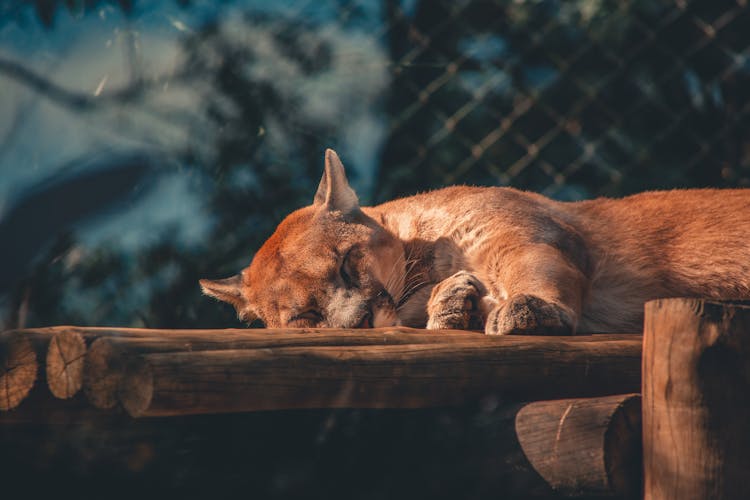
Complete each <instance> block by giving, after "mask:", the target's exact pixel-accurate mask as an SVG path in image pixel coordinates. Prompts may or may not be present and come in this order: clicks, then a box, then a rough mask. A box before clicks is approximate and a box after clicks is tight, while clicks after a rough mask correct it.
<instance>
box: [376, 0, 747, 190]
mask: <svg viewBox="0 0 750 500" xmlns="http://www.w3.org/2000/svg"><path fill="white" fill-rule="evenodd" d="M385 36H387V38H388V47H389V50H390V53H391V54H390V55H391V57H392V61H393V66H392V68H391V71H392V76H393V78H394V79H395V80H396V83H395V84H394V87H395V88H400V89H403V90H402V91H400V92H399V93H398V94H397V95H392V96H391V99H390V102H389V103H388V105H389V106H390V107H391V116H392V117H393V118H392V120H391V122H390V137H389V141H388V144H387V146H386V151H385V153H384V157H383V162H382V168H383V169H384V172H385V173H388V171H389V170H391V171H392V172H393V173H394V174H395V173H397V172H399V171H412V170H413V169H418V170H420V171H423V172H425V174H427V173H429V176H427V175H425V176H424V177H422V176H415V177H409V178H405V177H404V178H399V176H398V175H385V176H384V178H385V179H386V180H387V182H386V183H385V185H383V186H381V194H382V196H383V197H386V196H388V195H391V194H394V193H396V194H401V193H407V192H413V191H414V190H415V189H417V190H418V189H424V188H428V187H432V185H433V184H437V185H445V184H455V183H484V182H487V180H488V179H492V180H493V181H495V182H496V183H499V184H502V185H515V186H519V187H523V188H528V189H534V190H538V191H542V192H545V193H547V194H550V195H554V196H558V197H561V198H564V199H575V198H579V197H582V196H592V195H600V194H615V195H616V194H623V193H627V192H632V191H635V190H639V189H643V188H659V187H666V186H685V187H687V186H746V185H748V183H750V141H748V132H750V128H749V125H750V117H749V116H748V111H749V108H750V12H748V8H747V2H746V1H745V0H737V1H721V0H717V1H696V2H688V1H679V0H678V1H670V2H666V1H654V2H639V1H629V2H607V1H596V0H594V1H571V2H562V1H560V2H549V1H545V2H528V1H513V2H509V1H504V2H501V1H496V2H492V1H478V0H477V1H462V2H452V1H429V2H428V1H424V2H419V3H418V4H417V5H416V6H414V8H413V11H412V12H408V13H407V12H405V10H404V9H403V5H402V4H401V3H400V2H389V3H388V8H387V34H386V35H385ZM404 167H408V169H404ZM427 178H429V180H425V179H427Z"/></svg>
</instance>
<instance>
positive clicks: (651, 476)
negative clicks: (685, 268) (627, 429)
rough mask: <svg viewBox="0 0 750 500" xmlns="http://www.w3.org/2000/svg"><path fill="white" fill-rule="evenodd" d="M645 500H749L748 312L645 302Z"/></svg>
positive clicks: (710, 304) (689, 302)
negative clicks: (707, 499)
mask: <svg viewBox="0 0 750 500" xmlns="http://www.w3.org/2000/svg"><path fill="white" fill-rule="evenodd" d="M644 332H645V335H644V346H643V447H644V450H643V451H644V490H645V498H646V499H647V500H649V499H659V500H661V499H675V500H677V499H679V500H692V499H695V500H698V499H706V498H712V499H713V498H721V499H747V498H750V480H749V478H748V473H750V307H748V306H746V305H741V304H732V303H720V302H714V301H707V300H697V299H663V300H656V301H653V302H649V303H647V304H646V316H645V329H644Z"/></svg>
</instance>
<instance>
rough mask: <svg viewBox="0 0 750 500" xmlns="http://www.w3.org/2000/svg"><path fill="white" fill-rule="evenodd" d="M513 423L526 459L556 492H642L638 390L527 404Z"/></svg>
mask: <svg viewBox="0 0 750 500" xmlns="http://www.w3.org/2000/svg"><path fill="white" fill-rule="evenodd" d="M515 426H516V433H517V435H518V441H519V443H520V444H521V448H522V449H523V451H524V453H525V454H526V458H528V460H529V462H530V463H531V465H532V466H533V467H534V469H535V470H536V471H537V472H538V473H539V475H540V476H542V477H543V478H544V480H545V481H547V483H548V484H549V485H550V487H551V488H552V489H553V490H555V491H557V492H558V493H561V494H563V495H565V496H572V497H580V496H592V495H595V496H614V497H617V498H639V497H640V493H641V467H642V465H643V460H642V454H641V397H640V395H638V394H626V395H618V396H605V397H599V398H586V399H563V400H556V401H539V402H535V403H530V404H528V405H526V406H524V407H523V408H521V410H520V411H519V412H518V414H517V415H516V421H515Z"/></svg>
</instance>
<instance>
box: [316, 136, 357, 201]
mask: <svg viewBox="0 0 750 500" xmlns="http://www.w3.org/2000/svg"><path fill="white" fill-rule="evenodd" d="M313 205H320V206H322V207H325V208H326V209H328V210H331V211H333V210H338V211H340V212H344V213H349V212H353V211H354V210H357V209H358V208H359V200H358V199H357V194H356V193H355V192H354V190H353V189H352V188H351V186H349V181H348V180H347V179H346V172H344V165H343V164H342V163H341V160H340V159H339V156H338V155H337V154H336V152H335V151H334V150H332V149H326V160H325V170H324V171H323V177H322V178H321V179H320V185H319V186H318V192H317V193H315V200H314V201H313Z"/></svg>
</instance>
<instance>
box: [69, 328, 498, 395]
mask: <svg viewBox="0 0 750 500" xmlns="http://www.w3.org/2000/svg"><path fill="white" fill-rule="evenodd" d="M363 332H364V333H363ZM488 338H489V337H486V336H485V335H483V334H479V333H473V332H458V333H457V332H449V333H443V334H440V335H436V334H422V333H413V332H411V331H407V332H402V331H400V330H396V331H391V330H388V329H378V330H364V331H356V330H354V331H351V330H347V331H344V333H342V332H340V331H334V332H333V333H331V332H326V331H325V330H323V331H321V332H317V331H316V332H313V333H298V332H292V333H289V332H286V333H279V334H269V333H268V330H257V331H252V332H247V331H240V332H236V331H232V332H231V333H227V332H224V331H221V330H218V331H213V332H209V333H204V332H194V331H182V332H179V331H172V332H171V333H170V334H168V335H164V336H161V337H141V336H136V337H129V336H106V337H100V338H98V339H97V340H95V341H94V342H93V343H92V344H91V347H90V349H89V350H88V352H87V354H86V362H85V372H84V377H83V378H84V393H85V394H86V397H87V398H88V399H89V401H90V402H91V404H93V405H94V406H95V407H97V408H102V409H107V408H113V407H114V406H115V405H116V404H117V388H118V386H119V383H120V380H121V379H122V374H123V373H124V370H125V367H126V366H127V364H128V360H129V359H130V358H132V357H133V356H134V355H137V354H154V353H167V352H180V351H216V350H234V349H260V348H270V347H313V346H358V345H359V346H368V345H405V344H431V343H446V344H451V343H456V342H466V341H467V340H469V339H471V340H474V341H477V342H485V341H486V340H485V339H488Z"/></svg>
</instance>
